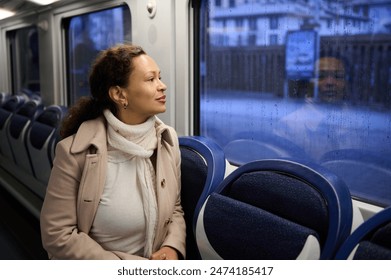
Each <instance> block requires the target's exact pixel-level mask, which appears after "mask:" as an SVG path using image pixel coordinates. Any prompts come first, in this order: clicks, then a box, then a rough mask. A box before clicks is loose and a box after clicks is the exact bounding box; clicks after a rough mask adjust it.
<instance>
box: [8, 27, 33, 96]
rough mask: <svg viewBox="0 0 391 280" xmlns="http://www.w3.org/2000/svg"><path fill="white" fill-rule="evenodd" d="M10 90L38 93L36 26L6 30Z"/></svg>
mask: <svg viewBox="0 0 391 280" xmlns="http://www.w3.org/2000/svg"><path fill="white" fill-rule="evenodd" d="M6 36H7V40H8V43H9V52H10V65H11V79H12V92H13V93H20V92H22V91H23V92H26V93H27V92H29V93H36V94H39V91H40V82H39V49H38V48H39V45H38V28H37V27H36V26H30V27H25V28H21V29H16V30H12V31H8V32H7V34H6Z"/></svg>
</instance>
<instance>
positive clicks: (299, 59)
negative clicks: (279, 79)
mask: <svg viewBox="0 0 391 280" xmlns="http://www.w3.org/2000/svg"><path fill="white" fill-rule="evenodd" d="M317 36H318V34H317V32H316V31H314V30H300V31H293V32H290V33H288V34H287V40H286V50H285V54H286V56H285V57H286V63H285V68H286V73H287V78H288V79H311V78H312V77H313V75H314V67H315V60H316V55H317V53H316V50H317V46H316V45H317Z"/></svg>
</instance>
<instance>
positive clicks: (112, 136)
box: [103, 109, 158, 258]
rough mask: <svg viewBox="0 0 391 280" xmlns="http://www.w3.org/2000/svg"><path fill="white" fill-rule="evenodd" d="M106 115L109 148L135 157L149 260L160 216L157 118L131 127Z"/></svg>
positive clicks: (145, 251)
mask: <svg viewBox="0 0 391 280" xmlns="http://www.w3.org/2000/svg"><path fill="white" fill-rule="evenodd" d="M103 114H104V116H105V118H106V120H107V122H108V124H109V125H108V129H107V140H108V143H109V145H110V146H111V147H113V148H115V149H118V150H120V151H122V152H124V153H126V154H128V155H130V156H134V157H135V160H136V176H137V182H138V184H139V186H140V187H141V190H142V199H143V205H144V215H145V219H146V236H145V247H144V257H146V258H149V257H150V256H151V254H152V246H153V240H154V238H155V232H156V225H157V215H158V211H157V202H156V191H155V185H156V184H155V173H154V168H153V165H152V163H151V160H150V157H151V156H152V154H153V152H154V150H155V149H156V147H157V136H156V129H155V122H156V117H155V116H154V117H151V118H149V119H148V120H147V121H146V122H144V123H142V124H139V125H128V124H125V123H123V122H121V121H120V120H118V119H117V118H116V117H115V116H114V115H113V114H112V113H111V111H110V110H108V109H106V110H104V112H103Z"/></svg>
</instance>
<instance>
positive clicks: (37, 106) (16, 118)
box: [7, 99, 44, 175]
mask: <svg viewBox="0 0 391 280" xmlns="http://www.w3.org/2000/svg"><path fill="white" fill-rule="evenodd" d="M43 109H44V105H43V104H42V102H41V100H39V99H31V100H29V101H27V102H26V103H24V104H23V106H22V107H21V108H20V109H19V110H18V111H16V112H15V113H14V114H13V115H12V116H11V118H10V121H9V125H8V131H7V136H8V139H9V143H10V147H11V151H12V154H13V159H14V161H15V163H16V164H17V165H18V166H19V167H21V168H22V169H24V170H25V171H27V172H29V173H30V174H31V175H33V169H32V165H31V159H30V157H29V155H28V152H27V147H26V131H27V129H28V127H29V125H30V124H31V123H32V122H33V121H34V119H35V118H36V116H37V115H39V114H40V113H41V112H42V111H43Z"/></svg>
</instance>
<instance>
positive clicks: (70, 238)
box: [41, 45, 185, 260]
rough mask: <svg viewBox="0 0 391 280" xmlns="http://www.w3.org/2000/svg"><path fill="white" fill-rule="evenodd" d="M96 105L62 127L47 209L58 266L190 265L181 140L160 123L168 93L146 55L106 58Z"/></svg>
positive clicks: (119, 53) (98, 64) (47, 238)
mask: <svg viewBox="0 0 391 280" xmlns="http://www.w3.org/2000/svg"><path fill="white" fill-rule="evenodd" d="M89 82H90V89H91V94H92V96H91V97H84V98H82V99H80V101H79V102H78V104H76V105H75V106H74V107H73V108H71V109H70V112H69V115H68V116H67V118H66V119H65V120H64V122H63V126H62V129H61V135H62V136H63V138H64V139H63V140H62V141H60V142H59V143H58V145H57V147H56V158H55V160H54V164H53V169H52V173H51V176H50V179H49V183H48V187H47V192H46V197H45V200H44V203H43V207H42V211H41V232H42V242H43V246H44V248H45V250H47V252H48V254H49V257H50V258H52V259H158V260H163V259H169V260H171V259H178V258H184V257H185V222H184V218H183V211H182V207H181V204H180V153H179V146H178V138H177V134H176V132H175V131H174V129H173V128H171V127H169V126H167V125H165V124H164V123H163V122H162V121H161V120H159V119H158V118H157V117H156V116H155V115H156V114H159V113H162V112H164V111H165V110H166V105H165V103H166V95H165V90H166V85H165V84H164V83H163V82H162V81H161V80H160V70H159V68H158V66H157V65H156V63H155V61H154V60H153V59H152V58H151V57H149V56H148V55H147V54H146V53H145V52H144V51H143V49H142V48H140V47H138V46H134V45H118V46H115V47H112V48H110V49H108V50H106V51H103V52H101V53H100V54H99V55H98V57H97V59H96V61H95V63H94V65H93V68H92V71H91V74H90V80H89Z"/></svg>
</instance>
